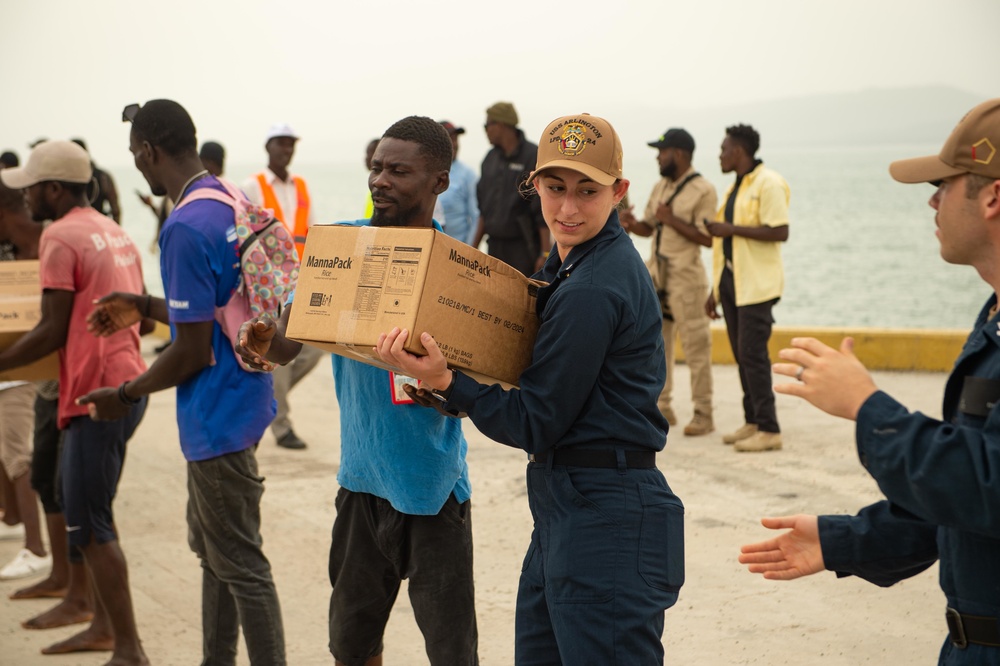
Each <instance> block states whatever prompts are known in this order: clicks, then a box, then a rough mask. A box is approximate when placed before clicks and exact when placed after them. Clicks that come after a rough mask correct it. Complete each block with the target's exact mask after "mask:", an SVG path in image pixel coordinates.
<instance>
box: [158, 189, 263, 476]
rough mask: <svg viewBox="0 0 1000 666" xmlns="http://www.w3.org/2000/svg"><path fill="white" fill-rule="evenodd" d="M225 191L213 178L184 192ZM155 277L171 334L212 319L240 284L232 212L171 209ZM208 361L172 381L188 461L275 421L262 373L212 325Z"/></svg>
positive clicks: (252, 438) (236, 447) (247, 443)
mask: <svg viewBox="0 0 1000 666" xmlns="http://www.w3.org/2000/svg"><path fill="white" fill-rule="evenodd" d="M202 187H213V188H215V189H218V190H221V191H225V190H224V188H223V187H222V186H221V185H220V184H219V182H218V180H216V178H215V177H214V176H208V177H206V178H202V179H200V180H198V181H197V182H195V183H194V184H193V185H192V186H191V188H190V189H189V190H188V191H189V192H190V191H193V190H196V189H199V188H202ZM159 243H160V274H161V275H162V277H163V291H164V294H165V295H166V299H167V310H168V313H169V317H170V329H171V334H172V335H173V334H174V333H175V331H174V324H190V323H197V322H204V321H213V320H214V319H215V308H216V306H218V307H221V306H223V305H225V304H226V303H227V302H228V301H229V298H230V296H231V295H232V293H233V290H234V289H235V288H236V285H237V283H238V281H239V276H240V265H239V258H238V257H237V254H236V253H237V244H236V227H235V224H234V219H233V209H232V208H230V207H229V206H227V205H225V204H223V203H220V202H217V201H193V202H191V203H190V204H187V205H185V206H184V207H183V208H180V209H175V210H174V212H173V213H171V214H170V217H168V218H167V219H166V221H165V222H164V223H163V230H162V231H161V232H160V240H159ZM212 352H213V354H214V356H215V364H214V365H211V366H209V367H207V368H204V369H202V370H201V371H200V372H198V374H196V375H195V376H193V377H191V378H190V379H189V380H187V381H186V382H184V383H183V384H180V385H178V386H177V428H178V430H179V431H180V439H181V451H183V452H184V457H185V458H186V459H187V460H189V461H198V460H208V459H211V458H217V457H219V456H221V455H225V454H227V453H234V452H236V451H242V450H244V449H246V448H248V447H251V446H253V445H254V444H256V443H257V442H258V441H260V438H261V435H263V434H264V430H265V429H267V426H268V424H270V423H271V421H272V420H273V419H274V414H275V402H274V384H273V381H272V379H271V375H270V374H268V373H256V372H246V371H245V370H243V369H242V368H241V367H240V366H239V364H238V363H237V362H236V357H235V356H234V355H233V345H232V343H231V342H230V341H229V339H228V338H226V336H225V335H224V334H223V332H222V329H221V328H220V327H219V324H218V323H216V324H215V326H214V327H213V330H212Z"/></svg>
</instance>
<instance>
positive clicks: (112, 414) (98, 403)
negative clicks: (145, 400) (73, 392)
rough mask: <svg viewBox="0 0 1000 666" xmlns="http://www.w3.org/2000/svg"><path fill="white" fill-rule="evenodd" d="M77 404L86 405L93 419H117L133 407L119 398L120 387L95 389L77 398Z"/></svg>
mask: <svg viewBox="0 0 1000 666" xmlns="http://www.w3.org/2000/svg"><path fill="white" fill-rule="evenodd" d="M76 404H78V405H86V406H87V413H88V414H90V418H91V420H93V421H117V420H118V419H120V418H122V417H123V416H125V415H126V414H128V411H129V410H130V409H131V408H132V407H131V405H126V404H125V403H123V402H122V401H121V400H119V398H118V389H115V388H111V387H107V386H106V387H104V388H99V389H94V390H93V391H91V392H90V393H87V394H86V395H81V396H80V397H78V398H77V399H76Z"/></svg>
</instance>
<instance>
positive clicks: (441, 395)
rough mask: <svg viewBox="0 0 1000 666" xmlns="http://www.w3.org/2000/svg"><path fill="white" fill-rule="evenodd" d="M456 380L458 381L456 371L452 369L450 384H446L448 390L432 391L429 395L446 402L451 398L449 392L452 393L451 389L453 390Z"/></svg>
mask: <svg viewBox="0 0 1000 666" xmlns="http://www.w3.org/2000/svg"><path fill="white" fill-rule="evenodd" d="M456 379H458V371H457V370H455V369H452V371H451V383H450V384H448V388H446V389H444V390H442V391H438V390H437V389H433V390H432V391H431V393H433V394H434V395H436V396H437V397H439V398H441V399H442V400H445V401H447V400H448V398H450V397H451V391H452V389H454V388H455V380H456Z"/></svg>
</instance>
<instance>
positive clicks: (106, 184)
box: [73, 139, 122, 224]
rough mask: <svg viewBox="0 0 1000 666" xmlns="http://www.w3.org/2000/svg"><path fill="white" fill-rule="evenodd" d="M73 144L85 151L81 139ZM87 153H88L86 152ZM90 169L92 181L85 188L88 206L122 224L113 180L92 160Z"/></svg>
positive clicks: (85, 148) (84, 145) (74, 140)
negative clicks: (88, 200) (92, 175)
mask: <svg viewBox="0 0 1000 666" xmlns="http://www.w3.org/2000/svg"><path fill="white" fill-rule="evenodd" d="M73 143H75V144H76V145H78V146H80V147H81V148H83V149H84V150H87V144H86V143H84V141H83V139H73ZM87 152H88V153H89V152H90V151H89V150H87ZM90 168H91V169H92V170H93V172H94V180H92V181H91V183H90V187H88V188H87V198H88V199H90V205H91V206H93V207H94V209H95V210H97V211H98V212H99V213H101V215H107V216H108V217H110V218H111V219H112V220H114V221H115V222H117V223H118V224H121V223H122V210H121V207H119V205H118V189H117V188H116V187H115V180H114V178H112V177H111V174H110V173H108V172H107V171H105V170H104V169H99V168H98V167H97V164H95V163H94V160H93V159H91V160H90Z"/></svg>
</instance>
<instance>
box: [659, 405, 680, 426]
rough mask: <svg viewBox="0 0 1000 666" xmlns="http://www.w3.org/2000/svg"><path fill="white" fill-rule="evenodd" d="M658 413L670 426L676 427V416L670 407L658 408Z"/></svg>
mask: <svg viewBox="0 0 1000 666" xmlns="http://www.w3.org/2000/svg"><path fill="white" fill-rule="evenodd" d="M660 413H661V414H663V418H665V419H666V420H667V423H669V424H670V425H672V426H675V425H677V415H676V414H674V410H673V408H672V407H660Z"/></svg>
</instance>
